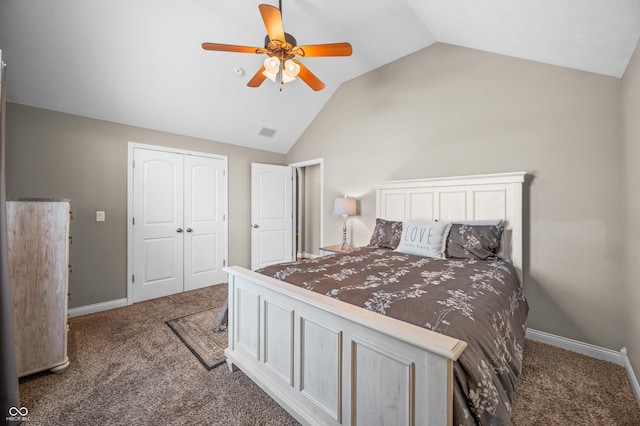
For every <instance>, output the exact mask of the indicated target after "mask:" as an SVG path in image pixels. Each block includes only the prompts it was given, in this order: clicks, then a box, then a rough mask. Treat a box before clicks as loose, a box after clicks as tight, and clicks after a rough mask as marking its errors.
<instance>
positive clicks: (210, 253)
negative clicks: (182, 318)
mask: <svg viewBox="0 0 640 426" xmlns="http://www.w3.org/2000/svg"><path fill="white" fill-rule="evenodd" d="M184 171H185V173H184V176H185V178H184V226H185V230H186V233H185V236H184V238H185V248H184V263H185V264H184V268H185V270H184V275H185V283H184V289H185V291H188V290H195V289H197V288H202V287H206V286H209V285H212V284H218V283H222V282H225V280H226V273H225V272H224V271H223V270H222V268H223V267H224V258H225V246H226V241H225V229H226V225H225V220H226V217H225V209H226V207H225V200H226V183H225V161H224V160H222V159H216V158H208V157H198V156H192V155H185V157H184Z"/></svg>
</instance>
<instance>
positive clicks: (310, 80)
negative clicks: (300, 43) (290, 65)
mask: <svg viewBox="0 0 640 426" xmlns="http://www.w3.org/2000/svg"><path fill="white" fill-rule="evenodd" d="M293 62H295V63H296V64H298V65H300V73H299V74H298V77H300V78H301V79H302V81H304V82H305V83H307V84H308V85H309V87H311V88H312V89H313V90H315V91H316V92H317V91H319V90H322V89H324V87H325V86H324V83H323V82H322V81H320V79H319V78H318V77H316V76H315V75H314V74H313V73H312V72H311V71H309V68H307V67H305V66H304V65H302V63H301V62H300V61H297V60H295V59H294V60H293Z"/></svg>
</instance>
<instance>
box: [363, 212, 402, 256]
mask: <svg viewBox="0 0 640 426" xmlns="http://www.w3.org/2000/svg"><path fill="white" fill-rule="evenodd" d="M401 235H402V222H396V221H394V220H384V219H380V218H378V219H376V226H375V228H373V234H372V235H371V241H369V245H372V246H377V247H385V248H390V249H395V248H396V247H398V244H399V243H400V236H401Z"/></svg>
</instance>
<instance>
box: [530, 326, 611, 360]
mask: <svg viewBox="0 0 640 426" xmlns="http://www.w3.org/2000/svg"><path fill="white" fill-rule="evenodd" d="M526 337H527V339H531V340H535V341H536V342H541V343H546V344H547V345H551V346H557V347H559V348H562V349H566V350H568V351H571V352H577V353H579V354H582V355H586V356H588V357H591V358H596V359H601V360H603V361H609V362H613V363H614V364H618V365H622V366H624V362H623V361H622V356H621V353H620V352H617V351H614V350H611V349H606V348H602V347H600V346H595V345H591V344H589V343H583V342H579V341H577V340H573V339H568V338H566V337H561V336H556V335H555V334H550V333H545V332H544V331H538V330H533V329H531V328H527V334H526Z"/></svg>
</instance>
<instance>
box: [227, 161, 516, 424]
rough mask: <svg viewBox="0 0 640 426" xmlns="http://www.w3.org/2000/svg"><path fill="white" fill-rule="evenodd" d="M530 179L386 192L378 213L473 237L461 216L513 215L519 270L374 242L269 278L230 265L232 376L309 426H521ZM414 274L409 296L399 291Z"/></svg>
mask: <svg viewBox="0 0 640 426" xmlns="http://www.w3.org/2000/svg"><path fill="white" fill-rule="evenodd" d="M524 176H525V173H524V172H517V173H502V174H492V175H476V176H463V177H455V178H436V179H420V180H409V181H392V182H384V183H381V184H378V185H376V216H377V217H378V218H379V220H381V221H382V222H385V221H386V222H387V224H388V223H391V222H396V223H397V222H400V221H405V226H406V223H410V222H407V221H409V220H420V221H433V220H438V221H439V222H440V224H446V223H450V222H453V221H458V223H457V224H456V225H455V226H456V228H455V229H456V232H458V233H459V232H461V229H468V228H469V227H468V226H466V225H465V223H468V222H462V221H469V220H475V221H478V220H483V219H491V220H495V219H501V220H503V222H502V223H501V225H500V226H501V227H504V232H503V234H502V235H503V237H504V238H502V239H501V245H500V247H501V248H500V250H501V251H500V253H499V254H500V257H502V258H504V259H507V260H508V261H507V260H502V259H500V258H496V257H495V256H494V257H489V258H487V259H486V260H478V259H475V258H468V259H464V258H456V259H451V260H442V259H437V260H435V259H431V258H425V257H421V256H416V255H414V254H411V253H404V252H397V251H393V250H391V249H389V248H386V247H381V246H379V245H376V244H372V245H370V246H369V247H365V248H361V249H358V250H355V251H353V252H351V253H347V254H344V255H334V256H328V257H323V258H319V259H317V260H314V261H311V262H307V264H306V265H301V264H300V263H295V262H294V263H291V264H283V265H275V266H271V267H267V268H264V269H263V270H262V271H261V272H262V273H257V272H252V271H249V270H246V269H244V268H240V267H231V268H228V270H227V272H228V273H229V347H228V348H227V350H226V351H225V355H226V356H227V363H228V365H229V367H230V368H231V369H233V368H235V367H238V368H240V369H241V370H242V371H244V372H245V373H246V374H247V375H248V376H249V377H250V378H251V379H252V380H253V381H254V382H256V383H257V384H258V385H259V386H261V387H262V388H263V389H264V390H265V391H266V392H267V393H268V394H269V395H270V396H271V397H272V398H274V399H275V400H276V401H277V402H278V403H279V404H280V405H281V406H283V407H284V408H285V409H286V410H287V411H288V412H289V413H290V414H292V415H293V416H294V417H295V418H296V419H298V420H299V421H300V422H302V423H304V424H363V425H373V424H394V425H402V424H407V425H413V424H423V425H447V424H454V422H455V424H474V423H477V422H482V423H486V424H490V423H491V424H509V423H510V420H509V413H510V403H511V395H512V393H513V388H514V387H515V381H516V379H517V376H518V374H519V370H520V368H521V363H522V339H523V338H524V327H525V322H526V313H527V309H528V308H527V306H526V300H525V299H524V294H523V291H522V281H521V280H522V184H523V182H524ZM473 223H474V224H479V223H481V222H473ZM449 226H451V225H449ZM378 228H379V227H378V223H376V230H378ZM453 230H454V228H451V231H449V230H447V232H453ZM374 235H375V232H374ZM373 240H374V238H372V241H373ZM463 257H464V256H463ZM358 273H359V274H358ZM407 279H408V280H409V281H408V282H409V284H408V285H409V287H408V288H406V287H397V286H396V285H400V284H398V283H402V282H403V280H404V282H406V281H407ZM367 288H368V291H369V292H368V293H367V292H365V291H364V290H365V289H367ZM438 293H439V294H440V295H441V296H437V294H438ZM425 294H426V296H424V297H422V296H423V295H425ZM327 295H329V296H331V297H327ZM480 296H482V297H480ZM432 297H433V298H432ZM401 299H402V303H403V304H401V303H400V300H401ZM476 299H477V300H476ZM412 306H413V307H414V308H415V307H425V309H422V310H423V311H424V312H423V313H422V314H420V315H418V313H419V311H420V310H421V309H414V308H412ZM380 313H382V314H384V315H380ZM481 313H482V315H480V314H481ZM385 315H386V316H385ZM425 315H426V316H425ZM481 316H482V318H485V319H481V318H480V317H481ZM394 317H395V318H394ZM483 321H487V323H485V322H483ZM465 322H466V323H467V324H466V325H464V323H465ZM458 327H459V328H460V329H458ZM465 327H466V328H465ZM491 330H493V331H491ZM483 342H484V343H483ZM468 343H469V347H467V346H468ZM487 344H488V346H486V345H487ZM483 345H485V346H483ZM487 347H490V348H493V349H486V348H487Z"/></svg>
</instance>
